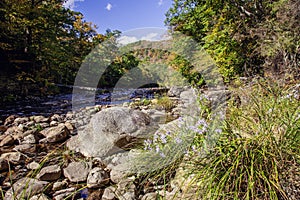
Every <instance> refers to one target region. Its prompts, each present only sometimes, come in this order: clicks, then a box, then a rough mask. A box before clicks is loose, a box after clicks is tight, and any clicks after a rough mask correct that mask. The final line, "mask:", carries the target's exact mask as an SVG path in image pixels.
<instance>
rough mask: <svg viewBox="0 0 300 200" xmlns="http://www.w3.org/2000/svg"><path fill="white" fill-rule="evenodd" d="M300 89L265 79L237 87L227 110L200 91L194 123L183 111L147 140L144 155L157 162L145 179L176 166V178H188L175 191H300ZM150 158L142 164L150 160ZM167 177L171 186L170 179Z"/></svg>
mask: <svg viewBox="0 0 300 200" xmlns="http://www.w3.org/2000/svg"><path fill="white" fill-rule="evenodd" d="M299 89H300V85H295V86H283V85H279V84H277V83H274V82H272V83H270V82H268V81H261V80H260V81H258V82H256V83H254V84H252V85H251V86H247V87H244V88H239V89H236V90H235V91H232V93H235V95H232V96H233V98H232V100H229V101H228V102H227V108H226V114H225V112H223V111H222V109H221V110H220V109H218V108H217V109H214V110H212V109H211V107H210V104H209V103H208V101H209V99H207V98H203V97H204V95H202V96H200V98H199V99H200V105H199V108H200V110H201V112H200V114H199V116H197V118H196V119H194V120H192V121H189V122H192V123H185V122H184V121H183V122H184V123H179V122H180V119H179V122H177V123H176V122H175V124H176V125H177V126H176V129H169V128H168V129H167V130H165V132H158V133H156V134H155V135H154V138H153V139H152V140H149V139H148V140H146V141H145V150H146V152H148V154H147V153H146V155H147V156H146V157H147V159H148V160H150V163H151V164H152V166H159V167H160V168H159V170H157V171H152V173H148V176H147V178H146V180H149V179H151V180H153V179H154V180H160V179H159V178H160V177H166V176H169V175H170V174H172V173H171V172H172V171H173V172H174V170H175V171H176V173H175V175H174V174H172V178H174V180H176V177H177V178H178V176H179V175H178V176H177V173H178V174H180V176H181V177H183V179H177V181H178V180H179V182H180V181H182V180H184V181H183V182H184V183H179V187H180V190H178V191H179V193H180V194H179V193H178V192H177V193H176V195H175V196H174V198H175V197H176V196H180V198H182V199H187V198H192V199H209V200H211V199H249V200H250V199H274V200H277V199H297V198H298V197H299V194H300V191H299V189H298V190H297V187H298V186H297V185H298V184H299V183H300V180H299V177H300V170H299V169H300V148H299V144H300V103H299V102H300V101H299V100H300V91H299ZM236 97H238V101H239V102H238V103H237V98H236ZM151 156H152V157H153V159H149V158H150V157H151ZM147 159H146V158H145V159H143V164H144V165H145V166H148V167H149V166H150V165H149V162H148V163H147ZM146 171H147V170H146ZM148 171H150V170H148ZM174 180H173V181H174ZM163 184H164V185H165V186H166V188H168V185H169V182H166V183H163ZM180 184H181V185H180ZM295 188H296V189H295ZM167 190H168V191H169V192H170V188H169V189H167ZM184 195H185V196H184Z"/></svg>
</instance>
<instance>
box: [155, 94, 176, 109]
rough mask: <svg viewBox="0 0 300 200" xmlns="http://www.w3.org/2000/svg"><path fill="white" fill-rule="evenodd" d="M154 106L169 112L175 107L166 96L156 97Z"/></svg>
mask: <svg viewBox="0 0 300 200" xmlns="http://www.w3.org/2000/svg"><path fill="white" fill-rule="evenodd" d="M155 107H156V108H157V109H163V110H165V111H167V112H170V111H171V110H172V109H173V108H174V107H175V103H174V102H173V101H172V100H171V99H170V98H169V97H168V96H163V97H160V98H158V99H157V102H156V104H155Z"/></svg>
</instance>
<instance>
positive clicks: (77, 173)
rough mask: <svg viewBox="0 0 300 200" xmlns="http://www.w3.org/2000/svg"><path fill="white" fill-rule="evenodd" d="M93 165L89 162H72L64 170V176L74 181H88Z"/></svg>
mask: <svg viewBox="0 0 300 200" xmlns="http://www.w3.org/2000/svg"><path fill="white" fill-rule="evenodd" d="M91 165H92V163H89V162H72V163H70V164H69V165H68V167H66V168H65V169H64V170H63V171H64V176H65V177H66V178H68V179H69V180H70V181H71V182H73V183H77V182H83V181H86V180H87V176H88V174H89V172H90V170H91Z"/></svg>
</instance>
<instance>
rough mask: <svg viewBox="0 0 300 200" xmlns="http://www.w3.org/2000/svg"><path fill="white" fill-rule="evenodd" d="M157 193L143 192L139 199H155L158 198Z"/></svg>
mask: <svg viewBox="0 0 300 200" xmlns="http://www.w3.org/2000/svg"><path fill="white" fill-rule="evenodd" d="M158 197H159V195H158V194H157V193H155V192H151V193H147V194H145V195H144V196H143V197H142V199H141V200H156V199H158Z"/></svg>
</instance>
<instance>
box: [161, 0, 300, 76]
mask: <svg viewBox="0 0 300 200" xmlns="http://www.w3.org/2000/svg"><path fill="white" fill-rule="evenodd" d="M298 4H299V2H298V1H296V0H276V1H271V0H255V1H243V0H230V1H224V0H216V1H210V0H174V3H173V7H172V8H171V9H170V10H169V11H168V12H167V14H166V16H167V18H166V24H167V25H168V26H169V27H170V29H171V30H172V31H180V32H183V33H184V34H187V35H189V36H192V37H193V38H195V40H196V41H198V42H199V43H201V44H202V45H203V46H204V48H205V49H206V50H207V52H208V53H209V54H210V55H211V56H212V57H213V58H214V59H215V61H216V63H217V64H218V66H219V69H220V72H221V74H222V75H223V77H224V80H226V81H230V80H231V79H233V78H234V77H235V76H237V75H247V76H253V75H256V74H260V75H263V74H264V72H266V70H267V67H266V66H267V65H268V64H267V63H270V60H272V59H273V60H274V59H275V57H276V56H275V54H273V55H272V56H271V57H272V58H271V57H270V55H267V54H266V49H264V47H267V44H272V45H274V44H277V46H278V39H279V38H281V39H280V41H285V42H279V43H280V48H281V54H283V55H285V56H281V57H282V58H283V57H285V58H288V57H289V59H290V60H293V59H294V61H293V63H294V67H293V69H296V67H295V64H296V63H297V62H296V61H295V58H296V57H297V56H296V52H297V45H292V44H298V43H299V38H297V37H296V35H299V33H298V30H299V29H298V28H296V27H297V25H298V24H297V23H298V22H299V15H298V14H297V13H299V5H298ZM279 13H280V14H279ZM288 16H290V17H291V16H293V17H292V20H291V21H288V19H289V17H288ZM283 19H285V20H283ZM285 24H288V25H285ZM274 25H275V26H274ZM275 27H277V28H276V29H274V28H275ZM282 27H285V28H282ZM287 29H288V30H287ZM269 33H270V34H269ZM266 34H267V35H266ZM274 34H275V35H277V36H276V38H275V37H274ZM280 36H281V37H280ZM284 38H285V39H284ZM270 40H271V41H272V42H271V43H270V42H268V41H270ZM288 41H290V42H288ZM291 41H293V42H291ZM288 43H289V45H288ZM272 45H270V46H269V47H271V46H272ZM291 48H292V49H293V50H291ZM271 49H272V47H271ZM283 49H284V50H283ZM269 50H270V48H269ZM273 50H274V49H273ZM282 50H283V51H282ZM275 51H276V50H275ZM268 52H269V53H270V52H271V51H268ZM276 52H278V51H276ZM287 52H289V53H287ZM292 52H293V56H291V55H292V54H291V53H292ZM279 54H280V53H279ZM279 54H276V55H277V56H278V55H279ZM274 56H275V57H274ZM291 57H293V59H292V58H291ZM267 60H269V61H267ZM275 60H276V59H275ZM291 62H292V61H291ZM273 63H274V62H273ZM289 63H290V62H289ZM272 65H273V68H274V67H275V64H272ZM298 67H299V62H298ZM275 68H276V67H275Z"/></svg>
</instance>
